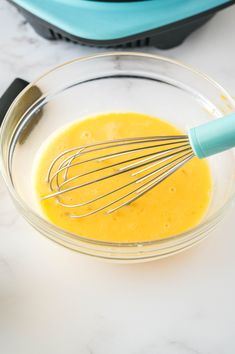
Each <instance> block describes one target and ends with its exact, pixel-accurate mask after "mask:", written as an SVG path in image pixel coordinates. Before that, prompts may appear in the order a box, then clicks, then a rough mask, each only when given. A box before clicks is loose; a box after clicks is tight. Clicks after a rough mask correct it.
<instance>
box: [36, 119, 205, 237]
mask: <svg viewBox="0 0 235 354" xmlns="http://www.w3.org/2000/svg"><path fill="white" fill-rule="evenodd" d="M178 134H181V132H180V131H179V130H178V129H177V128H176V127H174V126H173V125H171V124H169V123H167V122H165V121H162V120H160V119H158V118H154V117H150V116H147V115H143V114H138V113H110V114H104V115H99V116H97V117H93V118H88V119H85V120H83V121H80V122H76V123H74V124H72V125H69V126H68V127H66V128H65V129H63V130H62V131H59V132H58V133H57V134H55V135H53V137H51V138H50V139H48V141H47V142H46V143H45V144H44V146H43V147H42V149H41V153H40V156H39V159H38V162H37V166H36V169H35V175H34V182H35V190H36V195H37V199H38V202H39V204H40V207H41V210H42V212H43V214H44V216H45V217H46V218H47V219H48V220H49V221H51V222H52V223H53V224H55V225H57V226H59V227H60V228H62V229H65V230H67V231H70V232H72V233H74V234H77V235H80V236H84V237H88V238H92V239H95V240H102V241H109V242H136V241H139V242H144V241H152V240H157V239H162V238H167V237H170V236H173V235H176V234H179V233H182V232H183V231H186V230H188V229H190V228H192V227H194V226H195V225H197V224H198V223H199V222H200V221H201V219H202V217H203V215H204V214H205V212H206V210H207V208H208V205H209V202H210V194H211V186H212V180H211V175H210V170H209V167H208V164H207V162H206V161H203V160H199V159H197V158H193V159H192V160H191V161H189V162H188V163H187V164H186V165H184V166H183V167H182V168H181V169H180V170H178V171H177V172H175V173H174V174H172V175H171V176H170V177H169V178H168V179H166V180H164V181H163V182H162V183H160V184H159V185H158V186H156V187H155V188H153V189H151V190H150V191H149V192H148V193H146V194H144V195H143V196H142V197H140V198H139V199H137V200H135V201H134V202H133V203H131V204H130V205H128V206H125V207H123V208H121V209H119V210H117V211H115V212H113V213H111V214H107V213H105V212H104V211H103V212H102V211H101V212H98V213H96V214H94V215H90V216H87V217H84V218H74V217H71V214H72V215H78V214H79V215H80V214H83V213H86V212H92V211H93V210H94V209H95V208H99V207H100V206H101V205H103V204H104V202H105V203H109V202H110V201H111V200H112V199H113V197H111V196H107V197H106V198H105V199H103V200H98V201H96V202H95V203H91V204H88V205H87V206H85V207H77V208H71V209H68V208H66V207H64V206H61V205H60V204H59V203H58V202H57V199H56V198H54V197H53V198H50V199H46V200H41V197H43V196H46V195H48V194H49V193H51V190H50V188H49V186H48V183H47V182H46V175H47V171H48V168H49V165H50V164H51V162H52V160H53V159H54V158H55V156H57V155H58V154H59V153H60V152H63V151H65V150H67V149H70V148H74V147H77V146H81V145H86V144H91V143H94V142H99V141H104V140H110V139H120V138H129V137H140V136H141V137H143V136H153V135H178ZM133 147H136V146H133ZM170 147H171V146H169V147H168V148H170ZM129 148H130V146H129ZM163 148H164V149H166V148H167V147H162V149H163ZM155 150H156V149H155ZM112 151H113V150H112V149H111V150H109V151H108V153H111V152H112ZM152 151H153V150H151V149H150V150H148V149H146V150H144V151H141V152H138V154H140V153H141V154H142V155H144V154H148V153H150V152H152ZM105 153H106V154H107V151H105ZM102 154H104V152H103V151H102V150H101V151H98V152H93V153H90V155H89V154H88V155H86V158H91V157H93V158H94V157H96V156H98V155H102ZM66 156H69V155H66ZM84 156H85V155H84ZM131 157H132V158H133V157H136V153H133V155H131ZM82 158H83V159H84V157H82ZM128 158H130V156H129V155H127V156H122V159H128ZM78 161H80V160H74V162H78ZM118 161H120V158H119V159H116V160H115V162H118ZM113 162H114V160H113V159H111V158H110V160H106V161H100V162H98V163H97V162H94V161H91V162H89V163H88V165H87V164H80V165H79V166H77V167H73V168H71V169H70V170H69V173H68V176H67V178H71V177H74V176H75V175H78V174H82V173H85V172H87V171H90V170H93V169H94V168H100V167H105V166H107V165H108V164H110V163H113ZM165 163H166V162H165ZM57 167H58V166H57ZM118 167H119V166H114V167H113V168H111V169H110V170H108V171H106V170H103V171H101V172H99V173H100V174H99V173H98V174H94V175H90V176H83V177H81V178H80V179H75V180H72V181H71V182H69V183H68V184H67V185H66V186H67V187H69V188H71V187H73V186H75V185H77V184H78V183H80V184H81V183H86V182H88V181H89V180H91V179H92V178H99V177H100V176H103V175H104V174H107V173H108V172H109V173H111V172H112V173H115V172H117V171H118ZM155 168H156V167H155ZM153 170H154V168H152V169H150V170H147V171H145V174H146V173H148V172H152V171H153ZM132 172H134V171H132ZM63 175H64V174H61V176H60V177H59V183H61V182H62V181H63ZM140 176H143V173H142V174H140V175H138V176H131V172H127V173H123V174H120V175H118V177H114V178H113V179H112V180H104V181H101V182H99V183H98V184H91V185H89V186H86V187H84V188H81V189H77V190H73V191H70V192H68V193H66V194H63V195H61V197H60V200H61V201H63V202H64V203H68V204H74V203H81V202H84V201H87V200H91V199H94V198H96V197H97V196H99V195H100V194H103V193H108V192H109V191H110V188H111V189H115V188H118V187H120V186H121V185H123V184H125V183H129V182H130V181H133V179H136V178H138V177H140ZM153 177H154V176H153ZM55 182H56V181H55V179H54V185H55ZM130 188H132V190H133V185H131V187H130ZM135 188H136V186H135ZM130 190H131V189H127V190H126V193H127V192H128V191H130ZM121 192H122V193H121ZM121 195H123V191H119V192H117V193H116V198H118V197H120V196H121ZM134 195H135V194H133V196H134ZM124 201H125V200H124Z"/></svg>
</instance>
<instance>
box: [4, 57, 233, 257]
mask: <svg viewBox="0 0 235 354" xmlns="http://www.w3.org/2000/svg"><path fill="white" fill-rule="evenodd" d="M116 56H120V57H124V56H132V57H136V58H138V57H139V58H146V59H153V60H159V61H163V62H167V63H170V64H174V65H176V66H179V67H181V68H184V69H186V70H187V71H190V72H192V73H193V74H195V75H197V76H200V77H201V78H202V79H204V80H205V81H208V82H209V83H210V84H212V85H213V86H215V87H216V88H217V89H219V90H220V91H221V94H222V95H224V96H225V97H226V99H227V101H228V102H229V103H230V104H231V105H232V107H233V108H234V109H235V101H234V100H233V98H232V97H231V96H230V94H229V93H228V92H227V91H226V90H225V89H224V88H223V87H222V86H221V85H220V84H219V83H217V82H216V81H215V80H214V79H212V78H211V77H210V76H208V75H206V74H204V73H203V72H201V71H199V70H197V69H195V68H194V67H192V66H190V65H186V64H184V63H182V62H181V61H178V60H175V59H171V58H168V57H165V56H160V55H155V54H150V53H144V52H128V51H120V52H113V51H112V52H107V53H105V52H104V53H100V54H94V55H89V56H83V57H81V58H75V59H73V60H70V61H66V62H64V63H62V64H60V65H57V66H55V67H54V68H52V69H50V70H48V71H46V72H45V73H44V74H42V75H41V76H39V77H38V78H36V79H35V80H33V81H32V82H31V83H30V84H29V85H28V86H26V88H24V89H23V90H22V91H21V93H20V94H19V95H18V96H17V97H16V99H15V100H14V101H13V103H12V104H11V106H10V107H9V109H8V111H7V113H6V115H5V117H4V120H3V122H2V126H1V129H0V170H1V172H2V175H3V179H4V181H5V183H6V185H7V188H8V190H9V192H10V195H11V197H12V198H13V200H14V202H16V206H17V207H18V209H20V211H21V213H22V214H23V215H24V217H25V218H26V219H27V221H28V222H29V223H30V224H32V225H33V226H34V227H35V228H36V229H40V230H41V232H42V227H43V229H44V230H45V229H49V232H50V235H52V236H53V237H54V238H56V239H58V241H59V239H61V238H62V239H61V241H65V242H66V241H68V240H70V241H72V240H74V241H75V243H78V242H81V243H82V244H90V245H95V246H100V247H101V248H102V249H104V248H106V247H107V246H108V247H112V248H118V249H119V250H121V249H127V248H133V247H134V248H136V247H138V248H139V247H140V246H141V247H144V246H157V248H156V250H159V249H164V248H165V247H164V245H166V244H168V247H171V246H174V245H177V244H182V243H184V242H185V241H189V240H194V239H195V238H197V237H199V236H200V234H201V233H202V232H204V231H205V229H207V228H208V226H210V225H211V227H213V226H214V225H215V224H216V223H217V222H218V220H219V219H220V218H221V217H222V216H223V215H224V213H225V211H226V210H227V208H228V206H229V205H230V204H231V202H232V201H233V199H234V198H235V192H233V193H232V194H231V195H230V196H229V198H228V199H227V200H226V202H225V203H224V205H223V206H221V207H220V208H219V209H218V210H217V211H216V212H215V213H214V214H213V215H211V216H210V217H209V218H208V219H207V220H205V221H202V222H200V223H199V224H198V225H196V226H195V227H192V228H190V229H189V230H187V231H184V232H182V233H179V234H176V235H173V236H169V237H167V238H163V239H157V240H152V241H142V242H107V241H101V240H96V239H93V238H89V237H85V236H80V235H78V234H75V233H71V232H69V231H66V230H64V229H62V228H60V227H58V226H56V225H54V224H52V223H51V222H49V221H48V220H46V219H44V218H43V217H42V216H41V215H40V214H39V213H37V212H35V211H34V210H33V209H32V208H31V207H30V206H29V205H28V204H27V203H26V202H25V201H24V199H23V198H22V197H21V196H20V195H19V194H18V193H17V191H16V190H15V188H14V185H13V182H12V179H11V172H10V170H9V168H5V166H4V161H3V144H2V141H3V137H4V134H5V127H6V124H7V122H8V120H9V119H10V117H11V112H12V109H13V108H14V106H15V105H16V104H17V102H18V101H20V99H21V97H22V96H23V95H24V93H25V92H27V91H28V90H29V89H30V88H31V87H32V86H34V85H36V84H37V82H38V81H40V80H41V79H42V78H44V77H47V76H48V75H49V74H50V73H53V72H54V71H57V70H59V69H61V68H63V67H64V66H68V65H71V64H73V63H76V62H84V61H90V60H96V59H99V58H108V57H116ZM36 223H37V226H36ZM55 241H56V240H55ZM162 245H163V247H160V246H162ZM65 246H66V245H65ZM168 247H167V248H168ZM104 258H105V257H104Z"/></svg>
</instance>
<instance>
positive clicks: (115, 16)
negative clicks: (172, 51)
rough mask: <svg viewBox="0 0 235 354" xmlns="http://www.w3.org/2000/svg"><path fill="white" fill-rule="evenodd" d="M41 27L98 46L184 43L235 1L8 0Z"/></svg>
mask: <svg viewBox="0 0 235 354" xmlns="http://www.w3.org/2000/svg"><path fill="white" fill-rule="evenodd" d="M9 1H10V2H11V3H12V4H13V5H15V6H16V7H17V8H18V9H19V10H20V11H21V12H22V14H23V15H24V16H25V18H26V19H27V21H28V22H29V23H30V24H31V25H32V26H33V28H34V29H35V31H36V32H38V33H39V34H40V35H41V36H43V37H45V38H48V39H64V40H66V41H72V42H75V43H81V44H86V45H91V46H99V47H125V48H128V47H141V46H146V45H147V46H148V45H153V46H156V47H158V48H162V49H167V48H171V47H174V46H177V45H179V44H180V43H182V42H183V40H184V39H185V38H186V37H187V36H188V35H189V34H190V33H191V32H193V31H194V30H196V29H197V28H199V27H200V26H202V25H203V24H204V23H206V22H207V21H208V20H209V19H210V18H211V17H212V16H214V15H215V14H216V13H217V12H218V11H220V10H221V9H223V8H225V7H227V6H229V5H232V4H234V3H235V1H234V0H232V1H228V0H137V1H135V0H129V1H125V0H121V1H118V0H116V1H115V0H102V1H99V0H9Z"/></svg>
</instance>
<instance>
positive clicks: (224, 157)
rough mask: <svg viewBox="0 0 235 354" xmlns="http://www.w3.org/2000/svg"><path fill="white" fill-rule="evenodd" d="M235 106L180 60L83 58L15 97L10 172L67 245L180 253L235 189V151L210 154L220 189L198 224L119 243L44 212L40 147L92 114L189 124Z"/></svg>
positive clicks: (35, 217)
mask: <svg viewBox="0 0 235 354" xmlns="http://www.w3.org/2000/svg"><path fill="white" fill-rule="evenodd" d="M234 110H235V102H234V101H233V99H232V98H231V97H230V96H229V94H228V93H227V92H226V91H225V90H224V89H223V88H222V87H221V86H220V85H218V84H217V83H216V82H215V81H213V80H212V79H210V78H208V77H207V76H206V75H204V74H202V73H199V72H197V71H195V70H194V69H192V68H189V67H187V66H186V65H184V64H182V63H179V62H176V61H174V60H171V59H168V58H164V57H159V56H156V55H150V54H144V53H128V52H117V53H108V54H101V55H96V56H92V57H86V58H79V59H76V60H73V61H71V62H68V63H65V64H64V65H61V66H59V67H57V68H55V69H53V70H51V71H50V72H48V73H46V74H45V75H43V76H41V77H40V78H39V79H38V80H36V81H34V82H33V83H32V84H31V85H29V86H28V87H27V88H26V89H24V91H22V93H21V94H20V95H19V96H18V97H17V98H16V100H15V101H14V102H13V104H12V105H11V107H10V109H9V110H8V112H7V114H6V117H5V119H4V122H3V124H2V128H1V147H0V148H1V151H0V155H1V167H2V173H3V176H4V179H5V181H6V183H7V186H8V188H9V191H10V193H11V195H12V197H13V199H14V201H15V204H16V206H17V207H18V209H19V210H20V212H21V214H22V215H24V217H25V218H26V219H27V220H28V222H30V223H31V224H32V225H33V226H34V227H35V228H36V229H37V230H38V231H39V232H40V233H42V234H44V235H46V236H47V237H49V238H51V239H52V240H54V241H56V242H58V243H61V244H63V245H64V246H66V247H69V248H71V249H74V250H77V251H79V252H81V253H85V254H89V255H92V256H97V257H101V258H106V259H112V260H125V261H140V260H149V259H153V258H158V257H162V256H166V255H170V254H174V253H176V252H178V251H181V250H183V249H185V248H187V247H190V246H192V245H193V244H195V243H196V242H198V241H199V240H201V239H203V238H204V237H205V236H206V235H207V234H208V233H209V232H210V231H211V230H212V229H213V228H214V227H215V225H216V224H217V223H218V222H219V221H220V220H221V218H222V216H223V215H224V212H225V210H226V209H227V207H228V205H229V204H230V202H231V200H232V197H233V196H234V188H235V183H234V180H235V154H234V151H228V152H225V153H223V154H220V155H217V156H215V157H212V158H210V159H209V163H210V166H211V171H212V176H213V195H212V201H211V204H210V207H209V210H208V212H207V214H206V215H205V217H204V219H203V220H202V221H201V223H200V224H199V225H198V226H196V227H195V228H193V229H191V230H189V231H188V232H185V233H182V234H178V235H174V236H172V237H171V238H167V239H163V240H156V241H153V242H142V243H118V244H117V243H107V242H98V241H95V240H92V239H91V238H89V235H87V237H80V236H77V235H74V234H71V233H69V232H66V231H65V230H62V229H60V228H58V227H56V226H55V225H52V224H51V223H49V222H48V221H47V220H46V219H45V218H44V217H43V215H41V213H40V210H39V207H38V205H37V203H36V201H35V200H34V198H33V195H34V193H33V184H32V180H31V179H32V169H33V163H34V159H35V155H36V154H37V152H38V149H39V147H40V145H41V144H42V143H43V142H44V141H45V139H47V137H48V136H49V135H50V134H52V133H53V132H54V131H55V130H57V129H59V128H61V127H63V126H64V125H66V124H68V123H71V122H72V121H74V120H78V119H82V118H84V117H85V116H92V115H97V114H99V113H104V112H118V111H119V112H120V111H122V112H127V111H131V112H140V113H146V114H149V115H153V116H157V117H161V118H162V119H165V120H167V121H169V122H172V123H173V124H175V125H177V126H178V127H180V128H181V129H182V130H185V131H187V129H188V128H189V127H192V126H195V125H198V124H200V123H204V122H206V121H209V120H211V119H217V118H219V117H221V116H223V115H225V114H229V113H230V112H232V111H234ZM198 193H200V191H198ZM156 239H157V235H156Z"/></svg>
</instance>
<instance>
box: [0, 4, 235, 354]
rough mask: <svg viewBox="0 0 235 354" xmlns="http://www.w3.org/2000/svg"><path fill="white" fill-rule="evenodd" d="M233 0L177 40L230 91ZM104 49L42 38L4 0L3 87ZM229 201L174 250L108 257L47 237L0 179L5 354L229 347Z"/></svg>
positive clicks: (204, 351) (207, 351)
mask: <svg viewBox="0 0 235 354" xmlns="http://www.w3.org/2000/svg"><path fill="white" fill-rule="evenodd" d="M234 18H235V6H234V7H233V8H229V9H227V10H224V11H222V12H221V13H220V14H218V15H217V16H216V17H215V18H213V19H212V20H211V21H210V22H209V23H208V24H207V25H206V26H204V27H203V28H201V29H200V30H198V31H197V32H195V33H194V34H192V35H191V36H190V37H189V38H188V39H187V40H186V41H185V43H184V44H183V45H181V46H180V47H178V48H176V49H172V50H168V51H160V50H156V49H154V48H146V49H145V48H143V49H142V50H143V51H146V50H147V51H151V52H154V53H160V54H162V55H166V56H170V57H174V58H177V59H180V60H182V61H184V62H186V63H188V64H191V65H193V66H195V67H197V68H199V69H200V70H202V71H205V72H207V73H208V74H209V75H211V76H212V77H214V78H215V79H216V80H217V81H219V82H220V83H221V84H222V85H224V86H225V87H226V88H227V89H228V90H229V91H230V92H231V93H232V95H235V64H234V58H235V45H234V38H235V22H234ZM99 51H100V50H98V49H95V48H86V47H81V46H78V45H73V44H70V43H64V42H56V41H55V42H49V41H46V40H44V39H42V38H40V37H39V36H38V35H37V34H36V33H34V31H33V30H32V28H31V27H30V26H29V25H28V24H26V22H25V21H24V19H23V18H22V17H21V15H20V14H18V12H17V11H16V10H15V9H14V8H12V7H11V6H10V5H8V4H7V3H6V2H5V1H4V0H0V77H1V80H0V94H1V93H2V92H3V91H4V89H5V88H6V87H7V86H8V84H9V83H10V82H11V80H13V79H14V78H15V77H16V76H18V77H22V78H24V79H26V80H32V79H34V78H35V77H37V76H38V75H39V74H41V73H42V72H43V71H45V70H46V69H48V68H51V67H53V66H54V65H57V64H59V63H62V62H64V61H66V60H68V59H71V58H75V57H77V56H81V55H84V54H88V53H89V54H90V53H96V52H99ZM234 215H235V207H233V210H230V212H229V213H228V215H227V216H226V218H225V220H224V221H223V222H222V223H221V225H220V226H219V227H218V228H217V229H216V231H215V232H214V233H213V235H211V236H210V237H209V238H207V239H206V240H205V241H204V242H202V243H200V244H199V245H198V246H196V247H194V248H192V249H190V250H188V251H186V252H184V253H182V254H179V255H177V256H174V257H171V258H166V259H163V260H160V261H155V262H152V263H145V264H135V265H120V264H109V263H105V262H101V261H98V260H96V259H92V258H89V257H87V256H83V255H80V254H77V253H75V252H72V251H70V250H68V249H65V248H63V247H61V246H59V245H57V244H55V243H53V242H51V241H50V240H48V239H46V238H44V237H43V236H41V235H40V234H39V233H37V232H36V231H35V230H33V229H32V228H31V226H29V225H28V224H27V223H26V221H24V219H23V218H22V217H21V216H20V215H19V214H18V212H16V210H15V208H14V206H13V204H12V202H11V200H10V198H9V196H8V193H7V191H6V188H5V186H4V184H3V181H2V180H0V352H1V353H2V354H67V353H69V354H120V353H121V354H234V353H235V340H234V336H235V305H234V303H235V256H234V254H235V237H234V229H235V221H234Z"/></svg>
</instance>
